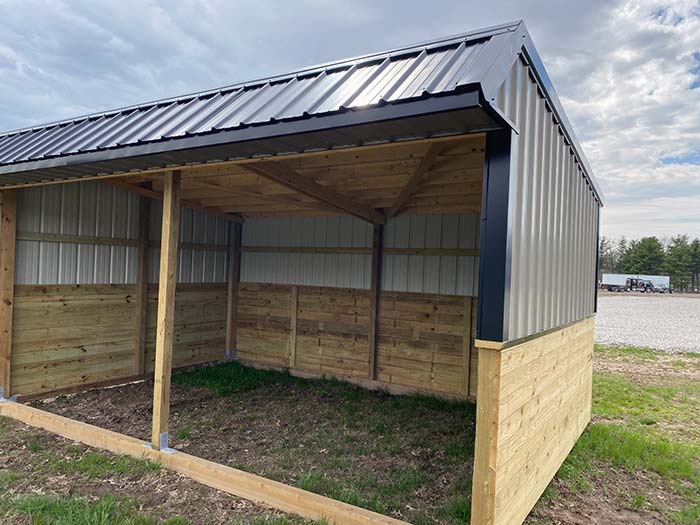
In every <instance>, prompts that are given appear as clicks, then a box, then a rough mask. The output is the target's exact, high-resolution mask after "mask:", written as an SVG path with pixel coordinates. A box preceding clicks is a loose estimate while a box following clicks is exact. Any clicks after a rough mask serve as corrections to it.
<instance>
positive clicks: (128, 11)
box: [0, 0, 700, 237]
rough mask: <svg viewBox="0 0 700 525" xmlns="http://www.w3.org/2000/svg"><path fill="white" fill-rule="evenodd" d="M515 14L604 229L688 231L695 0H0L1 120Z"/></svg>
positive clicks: (290, 64) (699, 21) (73, 110)
mask: <svg viewBox="0 0 700 525" xmlns="http://www.w3.org/2000/svg"><path fill="white" fill-rule="evenodd" d="M520 18H524V19H525V20H526V22H527V24H528V28H529V29H530V32H531V33H532V36H533V39H534V41H535V44H536V45H537V47H538V49H539V51H540V54H541V55H542V57H543V60H544V62H545V65H546V66H547V68H548V70H549V73H550V76H551V77H552V79H553V81H554V85H555V86H556V89H557V92H558V94H559V96H560V98H561V99H562V102H563V105H564V107H565V109H566V111H567V113H568V115H569V118H570V120H571V121H572V123H573V125H574V129H575V131H576V134H577V135H578V136H579V139H580V141H581V143H582V145H583V148H584V151H585V153H586V155H587V157H588V158H589V160H590V162H591V165H592V166H593V169H594V171H595V172H596V176H597V178H598V179H599V180H600V181H601V184H602V186H603V190H604V192H605V193H606V196H607V208H606V210H605V213H604V221H603V228H602V233H603V234H606V235H621V234H625V235H627V236H628V237H638V236H641V235H647V234H648V233H649V232H651V231H661V230H663V231H666V230H667V229H672V228H677V232H678V233H688V234H690V235H692V236H700V224H698V222H697V221H693V220H685V219H686V218H687V213H686V212H687V209H686V208H687V207H688V206H691V205H692V202H697V203H699V204H700V164H699V163H698V162H696V160H695V159H697V153H698V151H700V118H698V108H700V88H698V87H699V86H700V7H699V6H698V4H697V1H696V0H692V1H691V0H668V1H652V0H640V1H635V0H629V1H628V0H617V1H613V2H610V1H604V0H594V1H592V2H576V1H562V2H550V1H545V0H536V1H530V2H527V3H525V2H520V1H516V0H506V1H503V2H498V3H494V2H490V3H483V2H476V1H466V0H435V1H434V2H432V3H431V4H430V8H429V9H428V8H427V4H425V2H422V1H418V0H403V1H399V0H395V1H385V2H377V1H375V0H301V1H298V2H288V1H285V0H268V1H266V2H259V1H253V0H238V1H236V2H230V1H226V0H181V1H178V2H165V1H157V0H123V1H121V2H94V1H87V0H74V1H71V2H67V1H64V2H62V1H59V0H52V1H49V0H0V20H1V21H2V22H1V24H2V31H0V94H1V95H2V96H0V129H13V128H17V127H24V126H28V125H33V124H41V123H44V122H48V121H51V120H55V119H61V118H69V117H74V116H77V115H80V114H85V113H89V112H94V111H100V110H106V109H111V108H115V107H120V106H124V105H130V104H136V103H141V102H146V101H149V100H154V99H158V98H164V97H168V96H174V95H179V94H183V93H188V92H192V91H197V90H202V89H210V88H215V87H219V86H223V85H228V84H232V83H235V82H239V81H245V80H250V79H255V78H259V77H262V76H266V75H270V74H279V73H284V72H286V71H290V70H293V69H295V68H299V67H302V66H307V65H312V64H316V63H320V62H325V61H330V60H334V59H338V58H344V57H348V56H354V55H358V54H363V53H368V52H373V51H380V50H383V49H387V48H391V47H395V46H398V45H403V44H408V43H412V42H418V41H422V40H427V39H430V38H433V37H435V36H440V35H446V34H453V33H458V32H463V31H465V30H468V29H474V28H479V27H484V26H489V25H495V24H499V23H503V22H506V21H511V20H517V19H520ZM685 199H687V200H685ZM659 203H662V204H659ZM663 203H665V204H666V206H664V205H663ZM679 203H683V206H682V207H681V206H679ZM649 210H653V214H652V213H650V211H649ZM634 213H639V214H640V217H635V216H634ZM669 231H670V230H669ZM674 233H675V232H674Z"/></svg>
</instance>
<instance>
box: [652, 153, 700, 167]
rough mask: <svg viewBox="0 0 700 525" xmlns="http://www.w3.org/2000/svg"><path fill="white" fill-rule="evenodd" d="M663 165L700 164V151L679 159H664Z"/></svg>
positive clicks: (680, 156)
mask: <svg viewBox="0 0 700 525" xmlns="http://www.w3.org/2000/svg"><path fill="white" fill-rule="evenodd" d="M661 162H662V163H663V164H700V151H691V152H690V153H686V154H685V155H679V156H677V157H663V158H662V159H661Z"/></svg>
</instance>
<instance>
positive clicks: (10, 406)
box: [0, 403, 409, 525]
mask: <svg viewBox="0 0 700 525" xmlns="http://www.w3.org/2000/svg"><path fill="white" fill-rule="evenodd" d="M0 415H2V416H5V417H10V418H12V419H15V420H17V421H21V422H22V423H24V424H26V425H30V426H33V427H36V428H41V429H43V430H47V431H49V432H53V433H55V434H58V435H59V436H62V437H64V438H67V439H71V440H73V441H78V442H80V443H84V444H86V445H89V446H91V447H97V448H102V449H105V450H108V451H110V452H112V453H114V454H124V455H127V456H131V457H135V458H140V459H147V460H149V461H153V462H155V463H158V464H160V465H162V466H164V467H165V468H167V469H169V470H172V471H174V472H177V473H179V474H182V475H184V476H187V477H189V478H191V479H193V480H195V481H198V482H199V483H202V484H204V485H207V486H209V487H212V488H215V489H218V490H221V491H224V492H227V493H229V494H233V495H235V496H239V497H242V498H246V499H249V500H252V501H254V502H257V503H262V504H265V505H269V506H271V507H274V508H276V509H279V510H281V511H283V512H289V513H293V514H298V515H299V516H302V517H304V518H308V519H313V520H322V519H326V520H328V521H329V522H330V523H332V524H336V525H409V524H408V523H406V522H404V521H400V520H397V519H394V518H390V517H388V516H382V515H381V514H377V513H375V512H371V511H369V510H365V509H361V508H359V507H354V506H352V505H348V504H347V503H342V502H340V501H336V500H332V499H330V498H326V497H324V496H320V495H318V494H314V493H312V492H307V491H305V490H301V489H298V488H295V487H291V486H289V485H285V484H284V483H280V482H277V481H272V480H269V479H266V478H263V477H261V476H256V475H254V474H249V473H247V472H243V471H241V470H236V469H233V468H231V467H226V466H224V465H220V464H218V463H214V462H212V461H208V460H206V459H201V458H198V457H195V456H191V455H189V454H185V453H183V452H176V453H175V454H167V453H164V452H161V451H158V450H153V449H151V448H148V447H147V446H146V443H144V442H143V441H140V440H138V439H136V438H132V437H129V436H125V435H123V434H119V433H117V432H113V431H111V430H105V429H102V428H99V427H96V426H93V425H89V424H87V423H81V422H79V421H74V420H72V419H68V418H65V417H62V416H57V415H55V414H51V413H49V412H44V411H43V410H39V409H36V408H32V407H29V406H26V405H20V404H18V403H0Z"/></svg>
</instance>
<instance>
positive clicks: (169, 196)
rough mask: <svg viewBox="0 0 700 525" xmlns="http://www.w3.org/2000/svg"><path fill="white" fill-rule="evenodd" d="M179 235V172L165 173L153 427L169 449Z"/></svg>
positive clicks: (155, 439)
mask: <svg viewBox="0 0 700 525" xmlns="http://www.w3.org/2000/svg"><path fill="white" fill-rule="evenodd" d="M179 233H180V172H179V171H173V172H169V173H166V175H165V177H164V189H163V223H162V234H161V242H160V272H159V277H158V279H159V282H158V318H157V320H156V363H155V371H154V377H153V428H152V434H151V445H152V447H153V448H154V449H156V450H163V449H167V447H168V417H169V415H170V373H171V371H172V364H173V331H174V328H173V327H174V324H175V323H174V321H175V287H176V285H177V254H178V240H179Z"/></svg>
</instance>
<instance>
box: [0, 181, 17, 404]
mask: <svg viewBox="0 0 700 525" xmlns="http://www.w3.org/2000/svg"><path fill="white" fill-rule="evenodd" d="M1 198H2V210H1V211H0V221H1V223H0V400H1V399H3V398H9V397H10V395H11V391H10V370H11V361H12V311H13V307H14V302H15V299H14V289H15V288H14V287H15V238H16V236H17V201H16V198H17V196H16V194H15V192H14V191H13V190H5V191H3V192H2V194H1Z"/></svg>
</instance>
